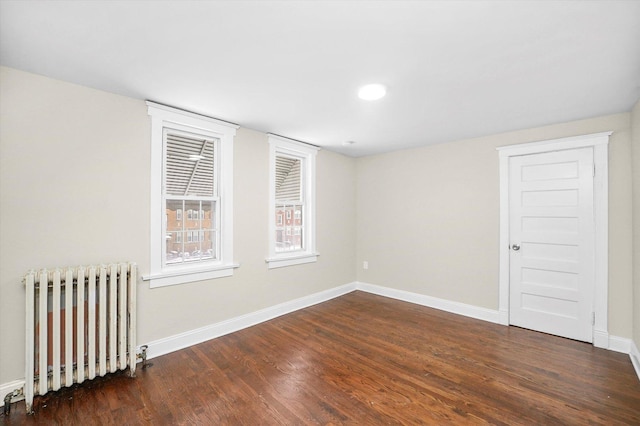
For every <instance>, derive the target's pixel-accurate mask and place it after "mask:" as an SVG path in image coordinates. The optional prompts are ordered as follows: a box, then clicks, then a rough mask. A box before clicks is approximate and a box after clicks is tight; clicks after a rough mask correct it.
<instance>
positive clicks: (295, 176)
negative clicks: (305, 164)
mask: <svg viewBox="0 0 640 426" xmlns="http://www.w3.org/2000/svg"><path fill="white" fill-rule="evenodd" d="M301 163H302V160H300V159H299V158H289V157H283V156H280V155H277V156H276V201H302V191H301V173H300V170H301Z"/></svg>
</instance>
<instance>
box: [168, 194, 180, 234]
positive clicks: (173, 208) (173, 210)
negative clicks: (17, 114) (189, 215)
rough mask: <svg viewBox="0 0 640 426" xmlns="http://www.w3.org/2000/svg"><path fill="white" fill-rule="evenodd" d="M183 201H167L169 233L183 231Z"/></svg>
mask: <svg viewBox="0 0 640 426" xmlns="http://www.w3.org/2000/svg"><path fill="white" fill-rule="evenodd" d="M178 212H182V200H167V208H166V215H167V231H169V232H170V231H182V215H179V214H178Z"/></svg>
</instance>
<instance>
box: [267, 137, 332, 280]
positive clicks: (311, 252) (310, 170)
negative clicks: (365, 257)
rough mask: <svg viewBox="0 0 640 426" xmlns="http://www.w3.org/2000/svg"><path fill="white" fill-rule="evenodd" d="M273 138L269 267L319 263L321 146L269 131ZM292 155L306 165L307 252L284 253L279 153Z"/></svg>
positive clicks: (304, 220)
mask: <svg viewBox="0 0 640 426" xmlns="http://www.w3.org/2000/svg"><path fill="white" fill-rule="evenodd" d="M268 141H269V256H268V257H267V258H266V259H265V261H266V262H267V266H268V268H269V269H274V268H282V267H285V266H293V265H300V264H304V263H311V262H316V261H317V260H318V253H317V252H316V155H317V153H318V151H319V150H320V148H319V147H316V146H314V145H309V144H306V143H304V142H300V141H296V140H294V139H288V138H285V137H282V136H278V135H274V134H271V133H269V134H268ZM278 154H284V155H290V156H292V157H294V158H299V159H300V160H301V162H302V164H303V173H302V175H301V177H302V183H303V185H304V188H303V191H302V193H303V197H304V204H303V227H304V229H303V235H304V241H305V244H304V245H305V247H304V251H297V252H293V253H286V252H285V253H280V252H277V251H276V228H275V227H276V156H277V155H278Z"/></svg>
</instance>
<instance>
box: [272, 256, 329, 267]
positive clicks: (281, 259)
mask: <svg viewBox="0 0 640 426" xmlns="http://www.w3.org/2000/svg"><path fill="white" fill-rule="evenodd" d="M318 256H320V254H318V253H297V254H294V255H288V256H278V257H270V258H268V259H266V260H265V261H266V262H267V265H268V266H269V269H274V268H282V267H284V266H293V265H301V264H303V263H312V262H316V261H317V260H318Z"/></svg>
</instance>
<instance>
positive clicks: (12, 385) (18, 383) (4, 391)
mask: <svg viewBox="0 0 640 426" xmlns="http://www.w3.org/2000/svg"><path fill="white" fill-rule="evenodd" d="M16 389H24V379H22V380H14V381H13V382H7V383H2V384H0V407H4V397H5V396H6V395H8V394H10V393H12V392H13V391H14V390H16ZM23 399H24V392H20V395H18V396H16V397H14V398H13V399H12V400H11V403H14V402H16V401H22V400H23Z"/></svg>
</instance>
